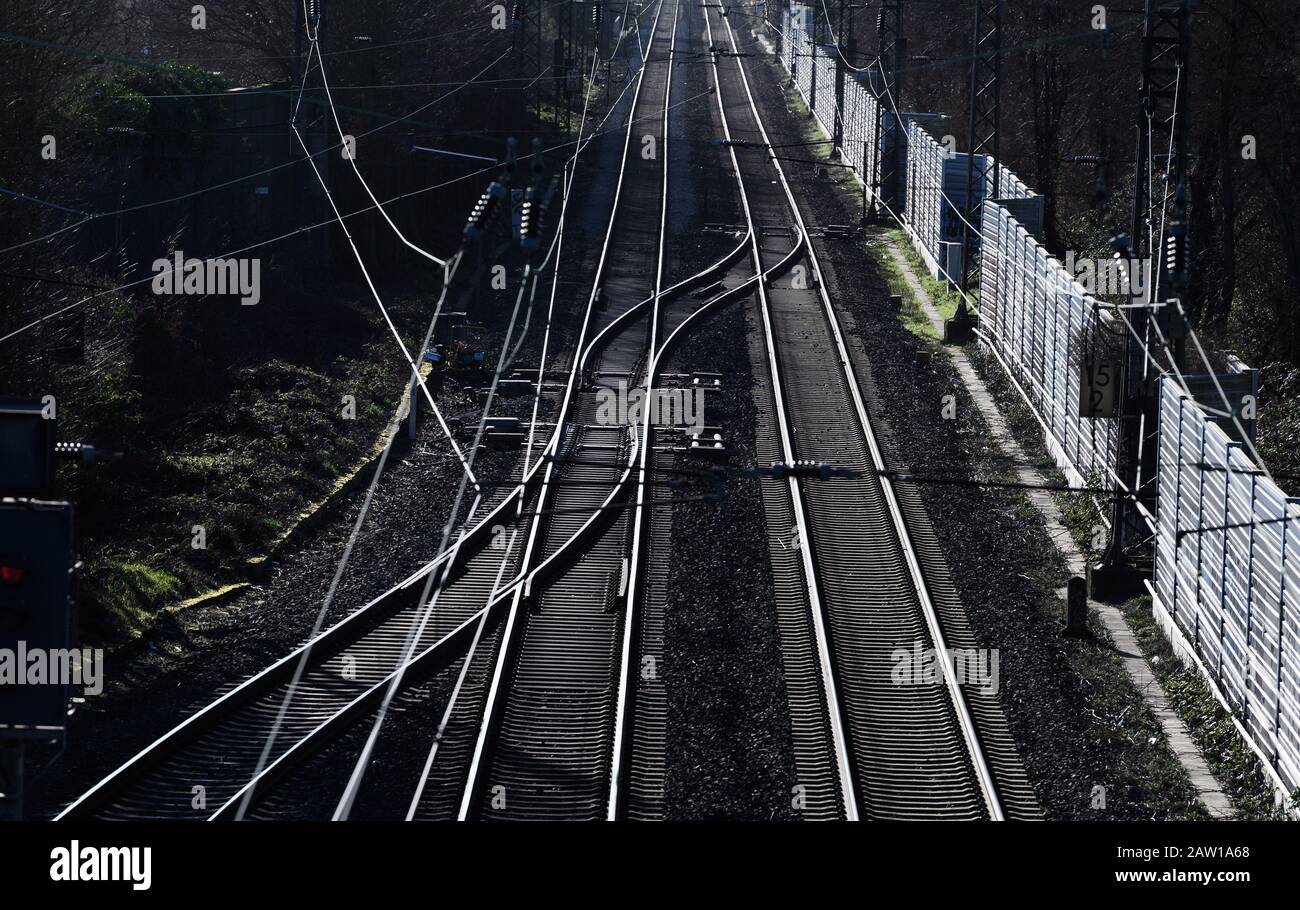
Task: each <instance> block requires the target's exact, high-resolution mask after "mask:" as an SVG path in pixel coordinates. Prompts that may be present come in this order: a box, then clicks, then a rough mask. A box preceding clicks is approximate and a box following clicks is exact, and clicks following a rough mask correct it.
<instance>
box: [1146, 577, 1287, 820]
mask: <svg viewBox="0 0 1300 910" xmlns="http://www.w3.org/2000/svg"><path fill="white" fill-rule="evenodd" d="M1124 616H1125V618H1126V619H1127V620H1128V624H1129V626H1131V627H1132V629H1133V632H1134V633H1135V634H1136V635H1137V639H1138V643H1139V645H1141V647H1142V652H1143V654H1145V655H1146V657H1147V662H1148V663H1149V664H1150V665H1151V669H1152V671H1153V672H1154V673H1155V675H1156V678H1157V679H1158V680H1160V684H1161V685H1162V686H1164V687H1165V691H1166V692H1168V693H1169V700H1170V702H1171V703H1172V704H1173V706H1174V709H1175V710H1176V711H1177V712H1178V714H1179V716H1180V717H1182V719H1183V722H1184V723H1185V724H1187V729H1188V731H1189V732H1190V733H1191V734H1192V738H1193V739H1194V740H1196V745H1197V746H1198V747H1199V748H1200V750H1201V754H1202V755H1204V756H1205V760H1206V762H1208V763H1209V766H1210V771H1212V772H1213V773H1214V776H1215V777H1216V778H1217V779H1218V780H1219V782H1220V783H1221V784H1222V785H1223V786H1224V788H1225V789H1226V790H1227V793H1228V795H1229V796H1231V797H1232V800H1233V802H1234V803H1235V804H1236V806H1237V810H1238V812H1239V813H1240V817H1241V818H1243V819H1248V820H1257V819H1270V820H1281V819H1286V818H1287V817H1288V816H1287V814H1286V813H1285V812H1284V811H1283V810H1282V809H1281V808H1280V807H1277V806H1276V805H1275V804H1274V798H1273V794H1274V791H1273V788H1272V786H1271V785H1270V784H1269V780H1268V778H1267V776H1266V775H1265V773H1264V770H1263V767H1262V765H1261V764H1260V761H1259V758H1258V757H1257V756H1256V755H1255V753H1254V752H1252V751H1251V750H1250V748H1249V747H1248V746H1247V745H1246V743H1245V741H1244V740H1243V739H1242V738H1241V735H1240V734H1239V733H1238V732H1237V728H1236V726H1235V725H1234V724H1233V722H1232V715H1231V714H1229V713H1228V711H1227V710H1226V709H1225V708H1224V707H1223V706H1222V705H1220V704H1219V702H1218V701H1217V700H1216V699H1215V697H1214V695H1213V693H1212V692H1211V691H1210V687H1209V686H1208V685H1206V683H1205V680H1204V679H1202V677H1201V675H1200V673H1199V672H1197V670H1196V668H1195V667H1190V666H1187V665H1186V664H1184V663H1183V662H1182V661H1180V660H1179V659H1178V658H1177V657H1176V656H1175V655H1174V651H1173V648H1172V647H1171V646H1170V644H1169V642H1168V641H1167V640H1166V639H1165V637H1164V633H1163V632H1161V631H1160V627H1159V626H1158V625H1157V624H1156V621H1155V618H1154V617H1153V616H1152V613H1151V598H1150V597H1138V598H1135V599H1134V600H1131V601H1129V602H1128V603H1126V604H1125V605H1124ZM1291 808H1292V809H1293V810H1294V809H1297V808H1300V791H1297V792H1296V793H1293V794H1291Z"/></svg>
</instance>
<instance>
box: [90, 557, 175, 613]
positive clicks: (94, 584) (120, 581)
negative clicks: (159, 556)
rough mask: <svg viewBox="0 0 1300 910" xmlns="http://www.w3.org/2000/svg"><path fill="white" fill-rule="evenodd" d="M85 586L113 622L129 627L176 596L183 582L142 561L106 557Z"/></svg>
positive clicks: (169, 573)
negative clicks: (100, 567)
mask: <svg viewBox="0 0 1300 910" xmlns="http://www.w3.org/2000/svg"><path fill="white" fill-rule="evenodd" d="M86 587H87V588H88V589H89V590H90V592H91V593H92V594H93V596H94V598H95V600H96V602H97V603H98V605H99V608H100V610H101V611H102V612H103V613H104V614H105V615H106V617H107V618H108V620H109V621H110V622H111V623H112V624H113V625H117V626H121V627H127V628H129V627H133V626H139V625H141V624H143V623H144V622H146V621H148V619H149V618H150V617H152V616H153V615H154V614H155V613H157V612H158V610H160V609H161V608H162V607H164V606H166V605H168V604H170V603H173V602H175V601H176V600H177V599H179V597H180V594H181V593H182V591H184V590H185V588H186V585H185V582H184V581H183V580H182V579H181V578H180V577H178V576H176V575H174V574H172V573H171V572H167V571H164V570H162V569H157V568H154V567H153V566H149V565H146V564H144V563H142V562H130V561H125V560H119V559H108V560H105V561H104V564H103V566H102V570H101V571H97V572H96V573H95V574H94V576H93V577H92V578H90V579H88V580H87V584H86Z"/></svg>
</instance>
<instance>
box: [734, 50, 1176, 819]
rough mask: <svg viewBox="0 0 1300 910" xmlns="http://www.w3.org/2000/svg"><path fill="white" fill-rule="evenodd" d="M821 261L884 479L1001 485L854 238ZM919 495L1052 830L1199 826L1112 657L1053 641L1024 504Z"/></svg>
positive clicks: (772, 67) (814, 198)
mask: <svg viewBox="0 0 1300 910" xmlns="http://www.w3.org/2000/svg"><path fill="white" fill-rule="evenodd" d="M753 49H754V50H758V47H757V45H754V46H753ZM759 53H760V55H761V51H759ZM768 59H770V58H768ZM750 74H751V79H752V80H753V81H754V82H755V96H756V98H758V99H759V102H760V105H762V107H763V115H764V118H765V120H766V121H767V125H768V129H769V132H771V133H772V141H773V142H791V141H800V140H803V139H805V138H806V136H805V130H806V126H807V123H808V120H809V118H808V117H807V115H801V114H796V113H795V112H793V111H791V110H790V109H788V108H787V106H786V104H785V103H784V99H785V97H786V96H785V87H784V81H783V79H782V78H781V77H783V75H784V74H783V71H782V70H781V69H780V68H779V66H778V65H777V64H776V63H775V62H766V61H765V60H764V59H763V58H762V57H761V56H760V58H759V59H756V60H755V61H754V63H753V64H751V66H750ZM817 171H818V169H816V168H813V167H809V166H800V165H797V164H790V165H787V167H786V173H787V176H788V177H789V179H790V180H791V184H792V189H794V191H795V193H796V196H798V197H799V198H800V200H801V202H802V203H803V210H804V217H805V219H806V220H808V222H809V227H810V228H814V227H815V226H816V225H818V224H822V225H825V224H834V223H838V224H854V223H857V222H858V220H859V213H860V204H861V203H860V198H861V197H860V196H851V195H849V194H847V193H845V192H844V191H843V190H842V189H840V188H838V187H837V185H836V184H835V183H833V182H832V181H831V179H829V177H827V176H825V175H824V174H823V175H820V176H819V175H818V172H817ZM818 249H819V251H822V253H823V256H822V259H823V264H824V266H825V268H826V271H827V276H826V279H827V284H828V290H829V291H830V292H831V295H832V297H833V299H834V300H835V301H836V303H837V305H838V307H839V310H840V313H841V319H842V321H843V322H844V328H845V331H846V334H847V335H848V336H849V340H850V348H851V349H852V350H853V351H854V355H855V365H856V366H857V368H858V371H859V375H860V376H862V377H863V378H864V380H865V382H864V386H865V387H866V388H867V389H868V390H870V389H875V390H876V391H877V392H878V393H879V394H876V395H874V396H873V400H872V401H871V402H870V403H869V408H870V410H871V411H872V415H873V419H876V420H878V421H879V422H880V424H881V427H882V428H883V429H885V431H886V432H885V434H884V435H885V440H884V442H885V444H886V448H887V453H888V454H887V457H888V460H889V461H890V464H891V467H896V468H903V469H910V470H914V471H915V472H917V473H918V474H921V475H937V476H943V477H956V478H963V479H970V478H980V479H991V478H992V477H995V476H1001V475H1000V471H1001V470H1002V469H1004V468H1005V462H1004V460H1003V459H1002V458H1001V457H1000V456H999V455H998V454H997V453H996V452H995V451H994V450H993V449H992V447H991V445H990V444H989V442H988V439H989V436H988V433H987V432H986V430H985V427H984V425H983V423H982V421H981V420H980V418H979V415H978V412H977V410H976V409H975V407H974V404H973V403H972V402H971V401H970V399H969V396H968V395H967V393H966V391H965V387H964V386H963V385H962V384H961V381H960V379H959V378H958V376H957V375H956V372H955V370H954V369H953V368H952V366H951V364H950V363H949V361H948V360H947V359H946V358H944V357H942V356H935V357H934V358H933V360H932V361H931V362H930V363H929V365H922V364H921V363H920V362H919V359H918V357H917V353H918V351H920V350H932V349H933V345H931V344H929V343H928V342H924V341H922V340H921V339H919V338H918V337H917V336H915V335H913V334H912V333H910V332H908V331H907V330H906V329H905V328H904V327H903V325H902V322H901V320H900V319H899V318H898V315H897V314H896V313H894V312H892V311H891V310H890V309H889V307H888V304H887V300H888V295H889V287H888V282H887V280H886V278H885V276H884V275H882V274H881V273H880V271H879V270H878V269H877V268H876V267H875V266H874V264H873V262H872V260H871V258H870V257H869V255H868V254H867V251H866V249H865V247H864V245H863V240H862V239H858V240H838V241H820V242H819V245H818ZM947 395H953V396H955V397H956V403H957V419H955V420H944V419H942V416H941V412H942V408H943V399H944V396H947ZM920 489H921V492H922V497H923V500H924V502H925V505H926V508H927V511H928V513H929V516H930V519H931V522H932V523H933V525H934V528H935V531H936V532H937V535H938V538H939V540H940V542H941V544H942V546H943V550H944V553H945V556H946V558H947V561H948V564H949V566H950V568H951V570H952V575H953V579H954V582H955V584H956V586H957V589H958V593H959V595H960V597H961V599H962V602H963V604H964V605H965V607H966V610H967V612H968V615H969V616H970V619H971V623H972V626H973V627H974V629H975V632H976V635H977V636H978V638H979V639H980V642H981V645H982V646H984V647H989V648H998V649H999V650H1000V656H1001V689H1000V693H999V696H1000V698H1001V701H1002V705H1003V709H1004V711H1005V712H1006V715H1007V719H1008V722H1009V724H1010V726H1011V730H1012V733H1013V735H1014V736H1015V738H1016V740H1017V744H1018V747H1019V750H1020V754H1021V758H1022V760H1023V761H1024V763H1025V766H1026V771H1027V772H1028V774H1029V777H1030V780H1031V782H1032V783H1033V785H1034V790H1035V793H1036V795H1037V796H1038V798H1039V800H1040V801H1041V803H1042V804H1043V807H1044V809H1045V811H1046V812H1047V815H1048V817H1049V818H1057V819H1099V818H1106V819H1158V818H1179V817H1185V816H1186V815H1188V814H1195V810H1194V806H1193V804H1194V798H1193V795H1192V792H1191V790H1190V787H1189V785H1188V784H1187V781H1186V777H1185V776H1184V775H1182V773H1181V769H1180V768H1179V767H1178V765H1177V764H1176V761H1174V759H1173V756H1172V754H1171V753H1169V751H1168V749H1167V748H1166V747H1165V745H1164V742H1163V736H1162V735H1161V734H1160V731H1159V727H1158V725H1157V724H1156V723H1155V721H1154V718H1153V717H1151V716H1150V712H1149V711H1146V710H1145V708H1144V706H1143V704H1142V702H1141V699H1140V697H1139V696H1138V695H1137V693H1136V691H1135V690H1133V689H1132V687H1131V686H1129V685H1127V681H1126V679H1125V678H1123V677H1122V675H1121V674H1122V670H1120V669H1119V665H1118V661H1117V660H1115V659H1114V655H1113V653H1111V651H1110V648H1109V646H1108V645H1106V644H1105V643H1099V642H1097V641H1096V640H1087V639H1086V640H1083V641H1071V640H1067V639H1065V638H1063V637H1062V636H1061V625H1060V622H1059V620H1058V615H1059V612H1060V606H1059V601H1058V597H1057V594H1056V591H1057V589H1058V588H1060V587H1062V586H1063V585H1064V584H1065V581H1066V575H1065V569H1064V564H1063V561H1062V560H1061V559H1060V558H1059V555H1058V554H1057V553H1056V551H1055V549H1054V548H1053V547H1052V546H1051V544H1050V540H1049V538H1048V536H1047V533H1046V530H1045V528H1044V527H1043V525H1042V522H1041V520H1040V518H1039V516H1038V514H1037V513H1036V512H1035V511H1033V509H1032V508H1031V507H1030V506H1029V504H1028V501H1027V499H1026V498H1025V497H1024V496H1023V495H1022V494H1020V493H1018V492H1016V491H999V490H992V489H987V488H979V487H974V486H970V487H963V486H947V485H945V486H939V485H926V484H922V485H921V487H920ZM1080 650H1089V652H1090V653H1089V654H1087V655H1085V656H1084V657H1085V660H1094V661H1097V662H1100V663H1102V664H1104V665H1105V667H1103V669H1104V670H1106V671H1107V672H1113V674H1114V675H1113V676H1112V677H1111V682H1110V683H1109V684H1108V685H1107V686H1104V687H1098V686H1096V685H1095V681H1096V678H1097V676H1098V675H1100V674H1093V675H1092V676H1084V675H1080V673H1079V672H1078V671H1077V669H1076V667H1077V662H1074V663H1072V658H1073V657H1077V656H1078V652H1079V651H1080ZM1112 665H1113V666H1112ZM1107 668H1109V669H1107ZM1097 785H1100V786H1104V787H1106V790H1107V800H1106V808H1105V809H1095V808H1093V805H1092V803H1093V800H1092V794H1093V787H1094V786H1097Z"/></svg>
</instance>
